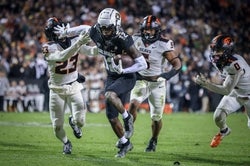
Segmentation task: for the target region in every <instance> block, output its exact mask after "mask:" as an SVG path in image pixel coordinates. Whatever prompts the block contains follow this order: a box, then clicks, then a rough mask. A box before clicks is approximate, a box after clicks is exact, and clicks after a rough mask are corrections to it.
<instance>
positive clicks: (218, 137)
mask: <svg viewBox="0 0 250 166" xmlns="http://www.w3.org/2000/svg"><path fill="white" fill-rule="evenodd" d="M230 133H231V129H230V128H227V131H226V132H225V133H221V132H219V133H218V134H216V135H215V136H214V137H213V139H212V141H211V143H210V146H211V147H212V148H215V147H217V146H218V145H219V144H220V143H221V141H222V139H223V138H224V137H225V136H227V135H229V134H230Z"/></svg>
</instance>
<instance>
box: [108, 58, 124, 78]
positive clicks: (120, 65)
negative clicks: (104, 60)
mask: <svg viewBox="0 0 250 166" xmlns="http://www.w3.org/2000/svg"><path fill="white" fill-rule="evenodd" d="M111 65H112V68H113V69H114V70H115V72H116V73H118V74H122V73H123V68H122V60H121V59H120V60H119V61H118V65H116V64H115V61H114V58H111Z"/></svg>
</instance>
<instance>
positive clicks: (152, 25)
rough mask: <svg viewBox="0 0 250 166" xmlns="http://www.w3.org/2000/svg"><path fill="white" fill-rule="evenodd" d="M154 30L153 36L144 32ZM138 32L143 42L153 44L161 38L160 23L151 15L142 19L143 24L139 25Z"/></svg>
mask: <svg viewBox="0 0 250 166" xmlns="http://www.w3.org/2000/svg"><path fill="white" fill-rule="evenodd" d="M150 29H154V30H155V34H154V35H153V36H152V35H150V34H149V33H145V32H144V30H150ZM140 31H141V36H142V40H143V41H144V42H149V43H153V42H155V41H156V40H158V39H159V38H160V36H161V23H160V20H159V19H158V18H157V17H156V16H153V15H148V16H146V17H144V19H143V22H142V23H141V25H140Z"/></svg>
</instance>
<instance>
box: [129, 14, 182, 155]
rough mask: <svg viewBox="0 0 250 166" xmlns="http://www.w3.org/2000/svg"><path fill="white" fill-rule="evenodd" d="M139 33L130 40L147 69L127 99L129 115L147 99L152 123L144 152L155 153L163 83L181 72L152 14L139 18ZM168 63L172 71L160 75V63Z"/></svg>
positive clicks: (168, 40) (167, 40)
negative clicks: (140, 54) (128, 100)
mask: <svg viewBox="0 0 250 166" xmlns="http://www.w3.org/2000/svg"><path fill="white" fill-rule="evenodd" d="M140 31H141V33H140V34H139V35H134V36H133V39H134V42H135V46H136V47H137V49H138V50H139V51H140V52H141V53H142V54H143V56H144V57H145V59H146V61H147V63H148V68H147V69H146V70H142V71H140V72H138V75H137V81H136V84H135V87H134V88H133V90H132V92H131V96H130V106H129V112H130V113H131V114H132V115H133V117H134V121H135V120H136V117H137V110H138V108H139V106H140V104H141V103H142V102H143V101H144V100H146V99H148V103H149V106H150V117H151V120H152V125H151V127H152V137H151V139H150V140H149V143H148V146H147V147H146V149H145V152H151V151H155V149H156V145H157V140H158V136H159V133H160V130H161V128H162V114H163V110H164V107H165V98H166V84H165V80H169V79H170V78H171V77H173V76H174V75H176V74H177V73H178V72H179V71H180V69H181V66H182V64H181V60H180V58H179V57H178V56H177V55H176V54H175V52H174V50H175V49H174V42H173V41H172V40H170V39H165V38H163V37H162V36H161V23H160V21H159V19H158V18H157V17H155V16H153V15H148V16H146V17H145V18H144V19H143V22H142V23H141V26H140ZM165 62H168V63H169V64H170V65H171V66H172V69H171V70H170V71H168V72H164V71H163V68H164V64H165Z"/></svg>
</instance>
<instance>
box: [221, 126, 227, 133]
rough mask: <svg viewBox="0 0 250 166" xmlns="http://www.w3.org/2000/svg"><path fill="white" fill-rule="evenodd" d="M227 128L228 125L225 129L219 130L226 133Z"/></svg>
mask: <svg viewBox="0 0 250 166" xmlns="http://www.w3.org/2000/svg"><path fill="white" fill-rule="evenodd" d="M227 130H228V127H227V128H225V129H223V130H221V131H220V132H221V133H226V132H227Z"/></svg>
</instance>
